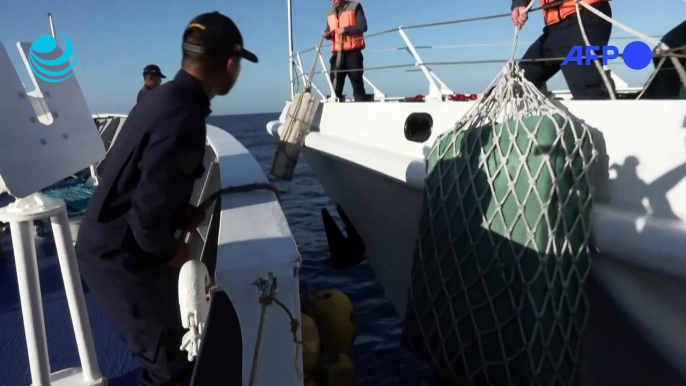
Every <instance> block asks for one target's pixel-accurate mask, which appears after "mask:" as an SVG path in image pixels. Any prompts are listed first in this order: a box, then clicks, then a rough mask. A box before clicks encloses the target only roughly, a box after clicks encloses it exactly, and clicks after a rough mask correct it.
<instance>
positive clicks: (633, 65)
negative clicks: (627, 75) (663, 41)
mask: <svg viewBox="0 0 686 386" xmlns="http://www.w3.org/2000/svg"><path fill="white" fill-rule="evenodd" d="M622 58H623V59H624V63H626V65H627V67H629V68H630V69H632V70H642V69H644V68H646V67H648V65H649V64H650V61H651V60H652V59H653V51H652V50H651V49H650V47H648V45H647V44H646V43H644V42H641V41H634V42H631V43H629V44H627V45H626V47H625V48H624V55H623V56H622Z"/></svg>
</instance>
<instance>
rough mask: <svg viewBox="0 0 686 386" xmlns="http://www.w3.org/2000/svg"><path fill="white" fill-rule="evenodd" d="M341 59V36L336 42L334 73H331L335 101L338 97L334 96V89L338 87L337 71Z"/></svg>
mask: <svg viewBox="0 0 686 386" xmlns="http://www.w3.org/2000/svg"><path fill="white" fill-rule="evenodd" d="M342 59H343V35H341V37H340V38H339V42H338V52H337V53H336V71H332V72H331V73H333V74H334V76H333V93H334V96H335V97H336V99H338V95H336V87H337V86H338V78H339V76H338V70H339V69H340V68H341V60H342Z"/></svg>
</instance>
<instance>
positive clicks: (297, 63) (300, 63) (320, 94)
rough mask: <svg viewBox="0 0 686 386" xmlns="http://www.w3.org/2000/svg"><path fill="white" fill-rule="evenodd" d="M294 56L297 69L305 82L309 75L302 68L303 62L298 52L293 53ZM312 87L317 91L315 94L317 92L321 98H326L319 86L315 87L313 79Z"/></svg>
mask: <svg viewBox="0 0 686 386" xmlns="http://www.w3.org/2000/svg"><path fill="white" fill-rule="evenodd" d="M295 58H296V63H295V64H296V65H297V66H298V70H299V71H300V74H301V75H302V78H303V82H304V83H307V82H308V80H309V79H310V77H309V76H308V75H307V74H305V71H304V70H303V62H302V59H301V58H300V53H299V52H298V53H296V54H295ZM312 78H314V75H313V76H312ZM312 88H314V90H315V91H317V94H319V96H320V97H322V99H326V97H325V96H324V94H323V93H322V92H321V91H319V88H318V87H317V85H316V84H314V79H313V80H312Z"/></svg>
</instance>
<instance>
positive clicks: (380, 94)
mask: <svg viewBox="0 0 686 386" xmlns="http://www.w3.org/2000/svg"><path fill="white" fill-rule="evenodd" d="M362 79H364V81H365V82H367V84H368V85H369V86H370V87H371V88H372V89H373V90H374V99H376V98H379V100H381V101H385V100H386V94H384V93H383V92H381V90H379V89H378V88H376V86H374V84H373V83H372V82H371V81H370V80H369V79H367V77H366V76H364V75H362Z"/></svg>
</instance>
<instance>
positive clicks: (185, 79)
mask: <svg viewBox="0 0 686 386" xmlns="http://www.w3.org/2000/svg"><path fill="white" fill-rule="evenodd" d="M172 82H174V83H176V84H177V85H179V86H180V87H181V88H187V89H190V90H192V92H193V93H194V95H195V100H196V102H197V103H198V108H199V109H200V111H201V112H202V113H203V114H204V115H205V117H207V116H208V115H210V113H212V110H210V98H208V97H207V93H206V92H205V90H203V88H202V85H201V84H200V81H199V80H198V79H197V78H196V77H194V76H193V75H191V74H189V73H187V72H186V71H184V70H183V69H181V70H179V72H177V73H176V75H175V76H174V80H173V81H172Z"/></svg>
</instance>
